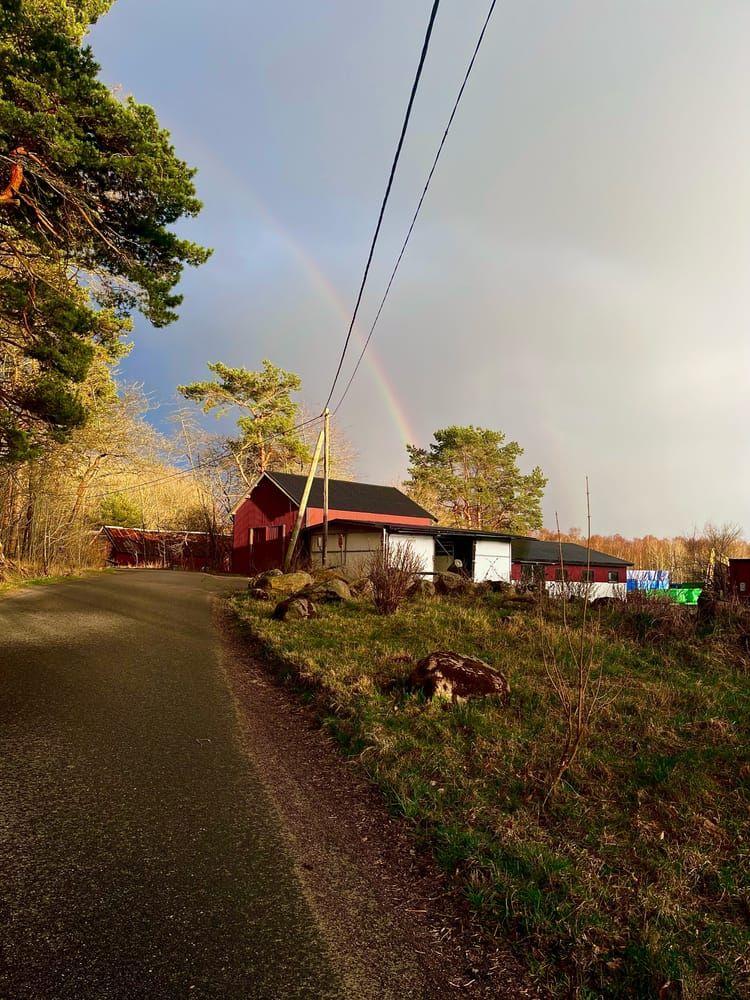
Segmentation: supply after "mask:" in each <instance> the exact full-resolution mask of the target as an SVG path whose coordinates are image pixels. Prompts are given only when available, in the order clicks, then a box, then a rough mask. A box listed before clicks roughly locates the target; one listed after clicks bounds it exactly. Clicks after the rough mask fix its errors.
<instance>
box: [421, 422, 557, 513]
mask: <svg viewBox="0 0 750 1000" xmlns="http://www.w3.org/2000/svg"><path fill="white" fill-rule="evenodd" d="M407 451H408V453H409V476H410V478H409V480H408V481H407V482H406V483H405V484H404V486H405V489H406V491H407V492H408V493H409V495H410V496H411V497H413V498H414V499H415V500H416V501H417V502H418V503H420V504H422V505H423V506H424V507H426V508H427V509H428V510H431V511H432V512H433V513H434V514H435V515H436V516H438V517H439V519H440V520H441V521H442V522H443V523H446V524H451V525H455V526H458V527H463V528H476V529H485V530H487V531H511V532H524V531H530V530H532V529H536V528H541V527H542V509H541V502H542V497H543V496H544V488H545V486H546V485H547V480H546V479H545V477H544V475H543V474H542V470H541V469H540V468H538V467H537V468H535V469H533V470H532V471H531V472H530V473H529V474H528V475H523V474H522V473H521V471H520V470H519V468H518V459H519V458H520V457H521V455H522V454H523V449H522V448H521V446H520V445H519V444H518V443H517V442H516V441H508V442H507V443H506V440H505V435H504V434H503V433H502V432H501V431H493V430H488V429H486V428H484V427H472V426H469V427H446V428H444V429H443V430H438V431H435V434H434V441H433V443H432V444H431V445H430V447H429V450H426V449H424V448H417V447H415V446H414V445H407Z"/></svg>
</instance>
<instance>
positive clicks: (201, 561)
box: [100, 525, 231, 573]
mask: <svg viewBox="0 0 750 1000" xmlns="http://www.w3.org/2000/svg"><path fill="white" fill-rule="evenodd" d="M100 534H101V538H102V540H103V541H104V542H105V544H106V545H107V562H109V563H110V564H111V565H113V566H133V567H135V566H140V567H144V566H146V567H150V568H154V567H156V568H160V569H187V570H205V569H210V570H212V571H213V572H217V573H226V572H228V571H229V566H230V553H231V539H230V537H229V536H228V535H214V534H211V533H209V532H207V531H151V530H148V529H143V528H121V527H119V526H117V525H105V526H104V527H103V528H102V529H101V533H100Z"/></svg>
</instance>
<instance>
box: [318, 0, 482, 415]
mask: <svg viewBox="0 0 750 1000" xmlns="http://www.w3.org/2000/svg"><path fill="white" fill-rule="evenodd" d="M496 3H497V0H492V3H491V4H490V9H489V11H488V13H487V17H486V18H485V19H484V24H483V25H482V30H481V31H480V33H479V38H478V39H477V44H476V45H475V46H474V52H473V53H472V56H471V59H470V60H469V65H468V67H467V69H466V73H465V74H464V78H463V82H462V83H461V87H460V89H459V91H458V96H457V97H456V101H455V103H454V105H453V110H452V111H451V113H450V117H449V118H448V124H447V125H446V126H445V131H444V132H443V138H442V139H441V140H440V145H439V146H438V148H437V152H436V153H435V159H434V160H433V161H432V166H431V167H430V172H429V174H428V175H427V180H426V181H425V185H424V187H423V189H422V194H421V195H420V198H419V201H418V202H417V207H416V210H415V212H414V215H413V217H412V220H411V225H410V226H409V229H408V231H407V233H406V238H405V239H404V242H403V245H402V247H401V251H400V253H399V255H398V257H397V258H396V263H395V265H394V267H393V270H392V271H391V276H390V278H389V280H388V284H387V286H386V289H385V292H384V293H383V298H382V299H381V301H380V305H379V306H378V311H377V313H376V314H375V319H374V320H373V322H372V326H371V327H370V332H369V333H368V334H367V339H366V340H365V343H364V346H363V348H362V351H361V353H360V355H359V358H358V359H357V363H356V365H355V366H354V371H353V372H352V374H351V377H350V378H349V381H348V382H347V384H346V388H345V389H344V391H343V393H342V394H341V398H340V399H339V401H338V403H337V404H336V405H335V406H334V408H333V413H334V414H336V413H337V412H338V409H339V407H340V406H341V404H342V403H343V402H344V400H345V399H346V395H347V393H348V392H349V389H350V388H351V384H352V382H353V381H354V378H355V376H356V374H357V371H358V370H359V366H360V364H361V363H362V359H363V358H364V356H365V353H366V351H367V347H368V344H369V343H370V340H371V339H372V335H373V333H374V332H375V327H376V326H377V324H378V320H379V319H380V314H381V312H382V311H383V306H384V305H385V301H386V299H387V298H388V293H389V292H390V290H391V285H392V284H393V279H394V278H395V277H396V272H397V271H398V269H399V266H400V264H401V260H402V258H403V256H404V253H405V252H406V247H407V245H408V243H409V240H410V239H411V234H412V232H413V231H414V226H415V225H416V222H417V217H418V216H419V213H420V211H421V208H422V203H423V202H424V200H425V196H426V195H427V190H428V188H429V186H430V183H431V181H432V176H433V174H434V173H435V168H436V167H437V165H438V160H439V159H440V154H441V153H442V152H443V146H445V141H446V139H447V138H448V133H449V132H450V129H451V125H452V124H453V119H454V118H455V117H456V112H457V110H458V105H459V104H460V103H461V98H462V97H463V93H464V90H465V89H466V84H467V83H468V82H469V77H470V76H471V71H472V69H473V68H474V63H475V61H476V58H477V54H478V52H479V49H480V47H481V45H482V41H483V39H484V35H485V32H486V31H487V26H488V24H489V23H490V18H491V17H492V13H493V11H494V9H495V5H496ZM329 402H330V397H329Z"/></svg>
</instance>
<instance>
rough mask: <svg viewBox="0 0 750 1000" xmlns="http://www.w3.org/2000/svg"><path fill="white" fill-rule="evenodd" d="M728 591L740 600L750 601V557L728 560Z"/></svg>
mask: <svg viewBox="0 0 750 1000" xmlns="http://www.w3.org/2000/svg"><path fill="white" fill-rule="evenodd" d="M729 591H730V593H732V594H733V595H734V596H735V597H738V598H739V599H740V600H741V601H750V559H730V560H729Z"/></svg>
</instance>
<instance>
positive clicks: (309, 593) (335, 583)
mask: <svg viewBox="0 0 750 1000" xmlns="http://www.w3.org/2000/svg"><path fill="white" fill-rule="evenodd" d="M300 596H303V597H311V598H312V599H313V600H314V601H320V602H322V603H323V604H335V603H336V602H338V601H351V599H352V592H351V590H350V589H349V584H348V583H346V582H345V581H344V580H340V579H339V578H338V577H335V576H331V577H328V578H327V579H324V580H320V579H318V580H315V581H313V583H312V585H311V586H309V587H306V588H305V589H304V590H303V591H301V594H300Z"/></svg>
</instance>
